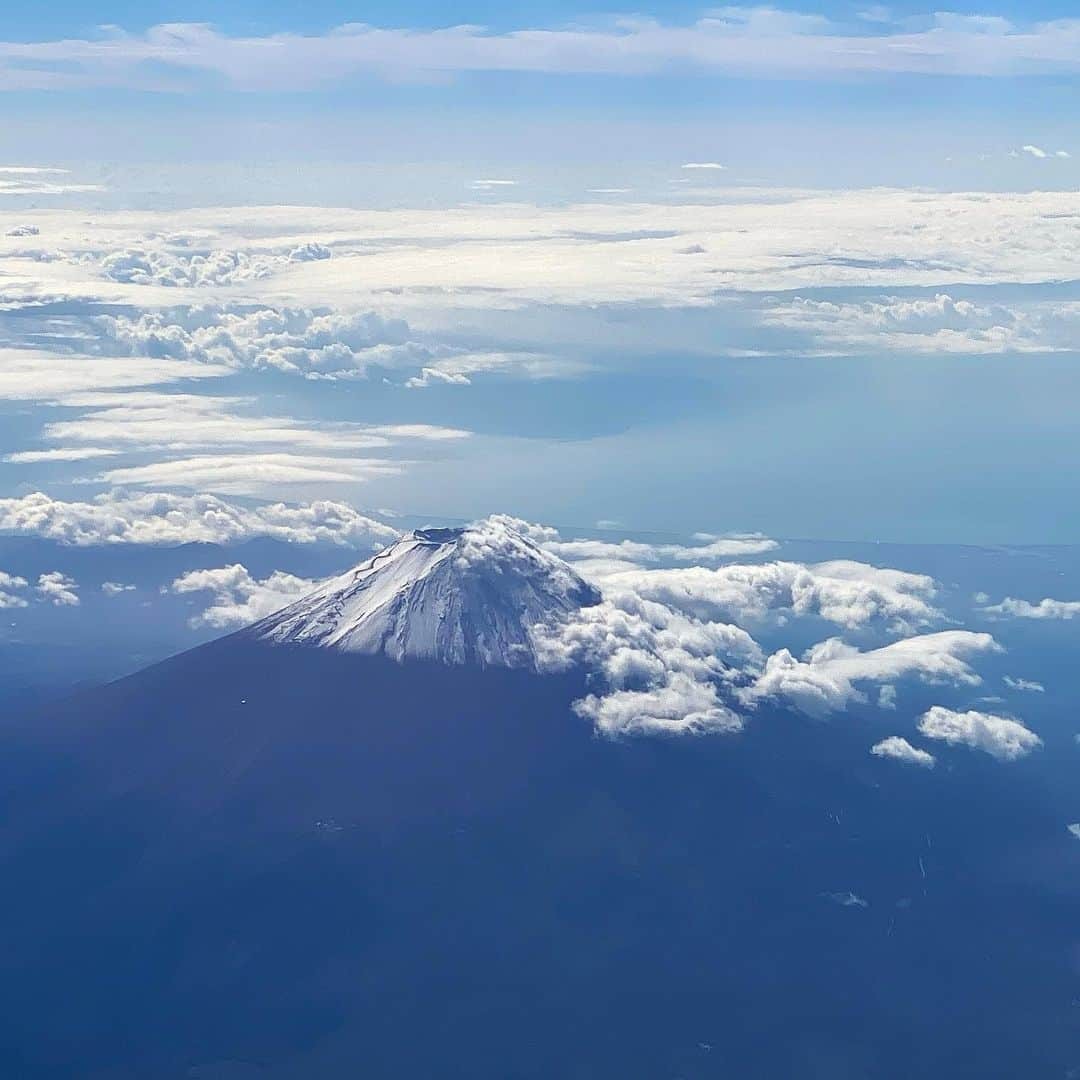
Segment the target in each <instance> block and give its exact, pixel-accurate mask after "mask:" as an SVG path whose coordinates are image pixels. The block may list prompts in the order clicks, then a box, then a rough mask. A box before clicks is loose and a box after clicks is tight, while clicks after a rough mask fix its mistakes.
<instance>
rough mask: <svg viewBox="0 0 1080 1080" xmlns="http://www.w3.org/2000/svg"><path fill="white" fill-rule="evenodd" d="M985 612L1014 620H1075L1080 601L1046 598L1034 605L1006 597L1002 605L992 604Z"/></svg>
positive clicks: (1079, 611)
mask: <svg viewBox="0 0 1080 1080" xmlns="http://www.w3.org/2000/svg"><path fill="white" fill-rule="evenodd" d="M983 611H985V612H987V613H988V614H991V615H1009V616H1012V618H1014V619H1073V618H1076V616H1077V615H1080V600H1051V599H1050V598H1049V597H1044V598H1043V599H1042V600H1040V601H1039V602H1038V603H1036V604H1033V603H1031V602H1030V601H1029V600H1017V599H1015V598H1013V597H1011V596H1006V597H1005V599H1004V600H1002V601H1001V603H1000V604H990V605H988V606H987V607H984V608H983Z"/></svg>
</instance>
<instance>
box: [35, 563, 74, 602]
mask: <svg viewBox="0 0 1080 1080" xmlns="http://www.w3.org/2000/svg"><path fill="white" fill-rule="evenodd" d="M78 588H79V586H78V585H77V584H76V582H75V581H74V580H73V579H72V578H70V577H68V576H67V575H66V574H62V573H61V572H60V571H59V570H52V571H50V572H49V573H47V574H41V575H39V577H38V579H37V594H38V596H39V597H40V598H41V599H42V600H45V601H47V602H48V603H50V604H52V605H53V606H54V607H77V606H78V604H79V596H78V591H77V590H78Z"/></svg>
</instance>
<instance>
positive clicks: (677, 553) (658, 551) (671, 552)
mask: <svg viewBox="0 0 1080 1080" xmlns="http://www.w3.org/2000/svg"><path fill="white" fill-rule="evenodd" d="M544 546H545V547H546V548H547V550H548V551H550V552H552V553H553V554H555V555H558V556H559V557H560V558H563V559H568V560H570V561H578V560H584V559H590V560H597V559H615V560H619V561H622V562H630V563H638V562H659V561H661V560H664V559H672V560H674V561H676V562H692V561H693V560H695V559H703V560H706V561H709V560H712V559H728V558H734V557H745V556H747V555H760V554H762V553H764V552H767V551H772V550H773V549H775V548H776V547H777V546H778V545H777V543H776V541H775V540H770V539H769V538H768V537H766V536H758V535H754V536H724V537H711V538H710V539H709V540H708V541H707V542H705V543H702V544H698V545H692V544H647V543H641V542H639V541H636V540H619V541H610V540H549V541H546V542H545V545H544Z"/></svg>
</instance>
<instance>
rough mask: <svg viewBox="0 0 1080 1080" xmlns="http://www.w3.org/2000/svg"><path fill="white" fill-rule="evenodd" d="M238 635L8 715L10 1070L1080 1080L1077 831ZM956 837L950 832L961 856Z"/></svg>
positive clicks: (4, 1001)
mask: <svg viewBox="0 0 1080 1080" xmlns="http://www.w3.org/2000/svg"><path fill="white" fill-rule="evenodd" d="M581 692H582V683H581V680H580V679H579V678H578V677H577V676H566V677H537V676H535V675H529V674H525V673H522V672H515V671H510V670H503V669H489V670H485V671H478V670H476V669H471V668H465V667H442V666H436V665H428V664H423V663H407V664H404V665H398V664H395V663H393V662H391V661H388V660H385V659H383V658H378V657H358V656H352V655H342V654H338V653H334V652H331V651H327V650H317V649H302V648H298V647H285V646H276V647H275V646H269V645H264V644H259V643H253V642H251V641H249V640H247V639H245V638H244V637H243V636H235V637H233V638H227V639H224V640H223V641H220V642H216V643H214V644H212V645H209V646H206V647H203V648H201V649H198V650H195V651H194V652H191V653H188V654H185V655H183V656H180V657H177V658H175V659H173V660H171V661H168V662H166V663H164V664H161V665H158V666H157V667H154V668H151V669H148V670H147V671H144V672H142V673H140V674H139V675H136V676H134V677H132V678H129V679H126V680H123V681H121V682H119V683H116V684H113V685H111V686H108V687H105V688H103V689H100V690H95V691H92V692H88V693H85V694H83V695H81V696H78V697H76V698H73V699H71V700H70V701H68V702H67V703H65V704H64V705H62V706H59V707H56V708H54V709H53V710H52V711H51V712H50V713H48V714H47V715H45V716H36V717H32V718H27V719H26V720H23V719H19V720H17V721H15V720H11V719H9V720H8V721H7V723H6V729H5V732H4V741H5V748H4V753H3V755H2V759H0V761H2V764H0V780H2V787H0V791H2V807H3V824H2V826H0V868H2V870H3V879H4V881H5V888H4V901H3V913H4V917H3V920H2V925H0V957H2V959H0V965H2V970H3V973H4V978H3V980H2V990H0V1074H2V1075H4V1076H11V1077H19V1078H21V1080H39V1078H40V1080H44V1078H50V1080H51V1078H60V1077H80V1078H82V1077H93V1078H100V1080H106V1078H108V1080H136V1078H137V1080H158V1078H160V1080H179V1078H188V1077H191V1078H200V1080H238V1078H247V1077H253V1078H259V1080H284V1078H288V1080H301V1078H303V1080H311V1078H316V1077H317V1078H338V1077H342V1078H345V1077H349V1078H355V1077H364V1078H384V1077H385V1078H391V1077H393V1078H395V1080H400V1078H407V1077H416V1078H421V1077H423V1078H427V1077H462V1078H465V1077H469V1078H492V1080H494V1078H500V1080H501V1078H510V1077H514V1078H522V1080H525V1078H529V1080H532V1078H536V1080H539V1078H547V1077H554V1076H558V1077H574V1078H577V1077H581V1078H590V1080H591V1078H612V1080H615V1078H618V1080H622V1078H626V1077H642V1078H650V1080H651V1078H659V1077H671V1078H675V1077H681V1078H685V1080H692V1078H698V1077H702V1078H704V1077H749V1076H754V1077H767V1078H773V1077H775V1078H781V1077H783V1078H789V1077H794V1076H798V1077H805V1078H817V1077H821V1078H828V1080H838V1078H848V1077H851V1078H856V1077H858V1078H878V1077H881V1078H896V1080H899V1078H909V1077H912V1076H922V1077H942V1078H944V1077H949V1078H955V1077H980V1078H985V1077H1017V1076H1031V1077H1036V1076H1063V1075H1065V1070H1066V1069H1067V1068H1068V1067H1070V1066H1071V1065H1073V1064H1074V1063H1076V1062H1080V1052H1077V1051H1076V1049H1075V1048H1076V1042H1075V1034H1076V1027H1075V1024H1076V1021H1075V1013H1076V1010H1074V1009H1071V1008H1070V1002H1071V1000H1072V997H1073V995H1074V993H1075V991H1074V984H1075V981H1076V975H1075V967H1074V965H1075V963H1076V955H1077V953H1076V951H1075V949H1076V943H1077V940H1078V937H1080V935H1078V932H1077V930H1076V925H1077V923H1076V917H1075V913H1076V910H1077V898H1078V896H1080V877H1078V871H1077V862H1076V860H1075V859H1073V858H1071V856H1073V854H1074V852H1073V850H1072V848H1071V847H1070V846H1069V845H1075V844H1076V841H1075V840H1074V839H1072V838H1071V837H1069V836H1067V835H1066V834H1065V832H1064V830H1063V828H1062V825H1061V820H1060V817H1059V816H1058V812H1057V811H1056V810H1055V809H1054V808H1053V807H1052V806H1049V805H1047V804H1048V802H1049V801H1050V800H1049V796H1045V795H1044V794H1043V793H1042V792H1040V790H1039V787H1038V785H1037V783H1036V782H1035V774H1034V773H1028V772H1025V771H1024V764H1023V763H1020V765H1019V766H1018V768H1016V769H1014V770H1012V772H1011V773H1010V776H1009V782H1008V784H1007V785H1006V784H1004V783H1003V782H1002V781H1001V780H999V776H1000V773H1001V768H1000V766H999V765H997V764H996V763H994V762H992V761H990V760H989V759H986V760H983V759H981V758H979V757H978V756H976V755H970V756H969V757H966V758H965V759H964V761H963V763H962V765H961V766H958V767H956V768H954V769H952V770H951V771H950V775H948V776H947V777H946V776H945V775H942V774H941V770H940V769H939V770H935V771H934V772H922V771H919V770H905V769H903V768H902V767H900V766H895V767H894V766H893V765H892V764H891V763H882V762H879V761H877V760H875V759H872V758H870V757H869V755H868V754H867V752H866V750H867V746H868V745H869V741H870V739H869V735H870V734H872V733H869V732H868V731H867V730H865V729H860V730H854V728H855V725H854V724H853V723H852V722H851V721H844V722H843V723H840V722H838V723H836V724H834V725H831V726H828V727H826V726H824V725H818V724H813V723H809V722H806V721H804V720H799V719H795V718H791V717H787V716H783V715H779V714H768V713H762V714H761V715H759V716H757V717H755V718H754V720H753V722H752V723H751V725H750V727H749V729H748V730H747V732H745V733H744V734H743V735H740V736H737V737H712V738H709V737H700V738H694V737H684V738H680V739H655V738H651V739H633V740H627V741H622V742H614V741H610V740H606V739H601V738H598V737H597V736H595V735H594V734H593V732H592V730H591V729H590V728H589V726H588V725H587V724H585V723H584V722H583V721H581V720H580V719H578V718H577V717H575V716H574V715H573V713H572V712H571V711H570V709H569V703H570V702H571V701H572V700H573V699H574V698H575V697H576V696H579V695H580V693H581ZM929 834H932V840H931V838H930V835H929Z"/></svg>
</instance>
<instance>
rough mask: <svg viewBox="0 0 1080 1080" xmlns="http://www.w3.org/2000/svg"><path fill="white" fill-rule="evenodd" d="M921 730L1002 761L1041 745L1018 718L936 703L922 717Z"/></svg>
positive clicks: (1017, 756) (920, 721)
mask: <svg viewBox="0 0 1080 1080" xmlns="http://www.w3.org/2000/svg"><path fill="white" fill-rule="evenodd" d="M919 731H920V732H921V733H922V734H923V735H925V736H926V737H927V738H928V739H941V740H942V741H944V742H946V743H948V744H949V745H950V746H970V747H972V748H973V749H975V750H983V751H985V752H986V753H987V754H990V755H991V756H992V757H995V758H997V759H998V760H999V761H1015V760H1016V759H1017V758H1021V757H1024V756H1025V755H1026V754H1030V753H1031V751H1032V750H1034V749H1035V748H1036V747H1038V746H1041V745H1042V740H1041V739H1040V738H1039V736H1038V735H1036V734H1035V733H1034V732H1033V731H1031V730H1029V729H1028V728H1026V727H1024V725H1023V724H1021V723H1020V722H1019V721H1018V720H1010V719H1008V717H1005V716H995V715H994V714H993V713H983V712H976V711H975V710H973V709H972V710H969V711H968V712H954V711H953V710H952V709H946V708H945V707H944V706H941V705H935V706H933V708H931V709H929V710H928V711H927V712H925V713H924V714H923V715H922V717H921V718H920V719H919Z"/></svg>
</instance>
